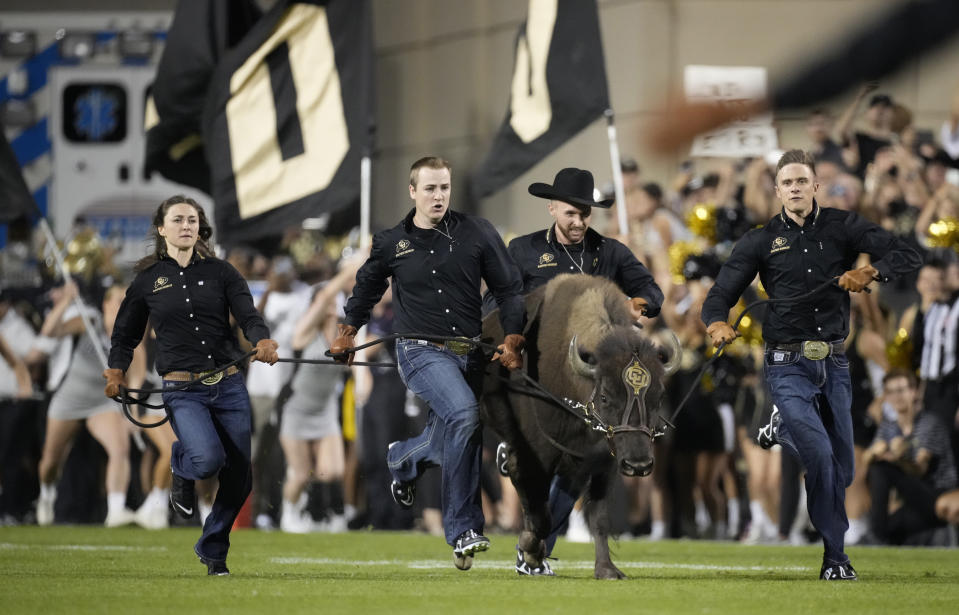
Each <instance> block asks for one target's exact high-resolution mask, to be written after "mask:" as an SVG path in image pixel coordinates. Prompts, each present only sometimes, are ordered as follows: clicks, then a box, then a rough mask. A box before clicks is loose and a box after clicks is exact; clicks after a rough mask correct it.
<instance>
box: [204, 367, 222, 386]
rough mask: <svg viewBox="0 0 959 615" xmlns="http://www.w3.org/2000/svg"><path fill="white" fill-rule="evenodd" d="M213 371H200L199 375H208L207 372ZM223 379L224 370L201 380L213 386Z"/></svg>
mask: <svg viewBox="0 0 959 615" xmlns="http://www.w3.org/2000/svg"><path fill="white" fill-rule="evenodd" d="M211 373H213V372H212V370H211V371H209V372H200V374H198V375H199V376H204V375H206V374H211ZM221 380H223V372H222V371H219V372H217V373H215V374H213V375H212V376H207V377H206V378H204V379H203V380H201V381H200V382H202V383H203V384H205V385H207V386H213V385H214V384H216V383H217V382H219V381H221Z"/></svg>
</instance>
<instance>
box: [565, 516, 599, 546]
mask: <svg viewBox="0 0 959 615" xmlns="http://www.w3.org/2000/svg"><path fill="white" fill-rule="evenodd" d="M592 539H593V536H592V534H590V533H589V527H588V526H587V525H586V516H585V515H584V514H583V511H581V510H576V509H575V508H574V509H573V511H572V512H571V513H569V527H568V528H567V530H566V540H568V541H570V542H584V543H585V542H590V541H591V540H592Z"/></svg>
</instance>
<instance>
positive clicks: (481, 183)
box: [470, 0, 609, 199]
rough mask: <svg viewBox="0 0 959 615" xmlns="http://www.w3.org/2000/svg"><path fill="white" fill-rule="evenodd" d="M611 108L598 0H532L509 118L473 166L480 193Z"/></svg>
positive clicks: (475, 192)
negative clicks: (481, 158) (482, 157)
mask: <svg viewBox="0 0 959 615" xmlns="http://www.w3.org/2000/svg"><path fill="white" fill-rule="evenodd" d="M608 107H609V91H608V88H607V84H606V65H605V62H604V60H603V45H602V40H601V37H600V32H599V15H598V13H597V9H596V2H595V0H530V2H529V14H528V15H527V18H526V22H525V23H524V24H523V25H522V26H520V30H519V34H518V36H517V38H516V59H515V64H514V68H513V81H512V86H511V88H510V102H509V108H508V109H507V111H506V119H505V120H504V122H503V125H502V126H501V127H500V130H499V132H498V133H497V135H496V137H495V139H494V140H493V145H492V147H491V148H490V151H489V153H487V155H486V158H485V159H484V160H483V162H482V163H480V165H479V167H478V168H477V169H476V170H475V171H474V172H473V175H472V179H471V182H470V192H471V194H472V196H473V198H474V199H478V198H482V197H485V196H488V195H490V194H493V193H494V192H496V191H497V190H499V189H501V188H503V187H505V186H507V185H508V184H509V183H510V182H512V181H513V180H515V179H516V178H517V177H519V176H520V175H521V174H523V173H524V172H525V171H527V170H528V169H530V168H531V167H532V166H533V165H534V164H536V163H537V162H539V161H540V160H541V159H543V158H544V157H545V156H546V155H548V154H549V153H550V152H552V151H553V150H555V149H556V148H558V147H559V146H560V145H562V144H563V143H565V142H566V141H568V140H569V139H570V138H571V137H573V136H574V135H576V133H578V132H579V131H580V130H582V129H583V128H585V127H586V126H587V125H589V123H590V122H592V121H593V120H595V119H596V118H597V117H599V116H600V115H602V114H603V112H604V111H606V109H607V108H608Z"/></svg>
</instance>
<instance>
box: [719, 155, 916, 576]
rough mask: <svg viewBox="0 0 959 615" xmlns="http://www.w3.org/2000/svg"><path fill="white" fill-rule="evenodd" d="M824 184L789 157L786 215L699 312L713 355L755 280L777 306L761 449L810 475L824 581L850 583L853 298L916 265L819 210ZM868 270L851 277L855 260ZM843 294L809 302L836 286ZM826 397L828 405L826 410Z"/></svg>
mask: <svg viewBox="0 0 959 615" xmlns="http://www.w3.org/2000/svg"><path fill="white" fill-rule="evenodd" d="M818 188H819V184H817V183H816V169H815V163H814V161H813V158H812V156H810V155H809V154H807V153H806V152H804V151H802V150H791V151H788V152H786V153H785V154H783V156H782V158H780V159H779V164H777V165H776V194H777V196H778V197H779V199H780V200H781V201H782V204H783V210H782V212H780V213H779V215H777V216H776V217H775V218H773V219H772V220H770V221H769V223H768V224H767V225H766V226H765V227H763V228H760V229H754V230H752V231H750V232H749V233H747V234H746V235H745V236H744V237H743V238H742V239H741V240H740V241H739V242H738V243H737V244H736V247H735V249H734V250H733V253H732V255H731V256H730V257H729V260H728V261H727V262H726V263H725V264H724V265H723V267H722V269H721V270H720V272H719V275H718V277H717V279H716V284H715V285H714V286H713V288H712V289H710V291H709V294H708V295H707V296H706V301H705V302H704V303H703V310H702V319H703V322H704V323H706V325H707V331H708V332H709V335H710V337H711V338H712V340H713V343H714V344H715V345H716V346H719V345H720V344H721V343H723V342H727V343H729V342H732V341H733V340H734V339H735V337H736V333H735V332H734V331H733V329H732V327H730V326H729V325H728V324H727V322H726V319H727V317H728V315H729V310H730V308H731V307H732V306H733V305H735V303H736V301H737V300H738V299H739V297H740V295H742V293H743V291H744V290H745V289H746V287H747V286H748V285H749V284H750V283H751V282H752V280H753V278H754V277H755V276H756V273H757V272H758V273H759V279H760V281H761V282H762V284H763V288H765V289H766V292H767V294H768V295H769V297H770V298H771V299H780V298H785V297H799V298H797V299H796V300H795V301H787V302H783V303H773V304H769V309H768V310H767V312H766V319H765V321H764V322H763V338H764V339H765V341H766V357H765V363H766V381H767V382H768V383H769V388H770V393H771V394H772V398H773V402H774V403H775V407H774V412H773V416H772V419H771V420H770V424H769V425H768V426H766V427H765V428H764V429H763V430H762V431H761V432H760V438H759V440H760V445H761V446H764V447H766V448H768V447H769V446H772V444H774V443H779V444H782V446H783V447H784V448H786V449H787V450H788V451H790V452H791V453H792V454H793V455H795V456H796V457H797V458H798V459H799V460H800V462H801V463H802V464H803V466H805V468H806V493H807V502H808V508H809V517H810V519H811V520H812V523H813V525H814V526H815V527H816V529H817V530H819V532H820V533H821V534H822V537H823V546H824V550H825V552H824V555H823V565H822V569H821V570H820V578H822V579H824V580H829V581H832V580H854V579H856V571H855V570H854V569H853V567H852V565H850V563H849V557H848V556H846V554H845V552H844V550H843V547H844V544H843V535H844V534H845V532H846V529H847V528H848V527H849V522H848V520H847V518H846V510H845V493H846V491H845V490H846V487H848V486H849V484H850V483H852V479H853V433H852V416H851V412H850V407H851V403H852V386H851V383H850V380H849V362H848V360H847V359H846V355H845V353H844V350H843V341H844V340H845V338H846V337H847V336H848V335H849V296H848V295H847V294H846V291H849V292H861V291H862V290H863V289H864V288H866V286H867V285H868V284H869V283H870V282H872V281H873V280H879V281H881V282H888V281H889V280H890V279H892V278H893V277H895V276H898V275H902V274H905V273H909V272H910V271H913V270H915V269H918V268H919V266H920V264H921V260H920V258H919V255H918V254H917V253H916V252H915V251H914V250H913V249H912V248H910V247H908V246H907V245H906V244H905V243H903V242H902V241H901V240H899V239H897V238H896V237H895V236H894V235H892V234H890V233H888V232H887V231H885V230H883V229H881V228H880V227H878V226H876V225H875V224H872V223H871V222H868V221H866V220H864V219H863V218H861V217H859V215H858V214H855V213H852V212H848V211H842V210H839V209H831V208H826V209H822V208H820V207H819V205H818V204H817V203H816V201H815V196H816V191H817V189H818ZM862 252H865V253H867V254H869V256H870V257H872V264H871V265H865V266H863V267H859V268H858V269H852V267H853V266H854V265H855V262H856V259H857V258H858V256H859V254H860V253H862ZM835 277H838V278H839V287H838V288H836V287H832V286H830V287H827V289H826V290H823V291H820V292H818V293H816V294H815V295H810V294H809V293H810V292H811V291H812V290H814V289H815V288H816V287H818V286H820V285H822V284H823V283H825V282H827V281H828V280H830V279H831V278H835ZM820 397H825V400H826V401H827V402H828V404H820V401H819V400H820Z"/></svg>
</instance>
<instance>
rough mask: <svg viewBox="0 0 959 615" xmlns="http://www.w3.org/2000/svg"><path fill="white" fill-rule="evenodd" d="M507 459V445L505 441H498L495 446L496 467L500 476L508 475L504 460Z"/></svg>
mask: <svg viewBox="0 0 959 615" xmlns="http://www.w3.org/2000/svg"><path fill="white" fill-rule="evenodd" d="M507 461H509V447H508V446H507V445H506V443H505V442H500V443H499V446H497V447H496V469H497V470H499V473H500V474H501V475H502V476H509V469H508V468H507V467H506V462H507Z"/></svg>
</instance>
